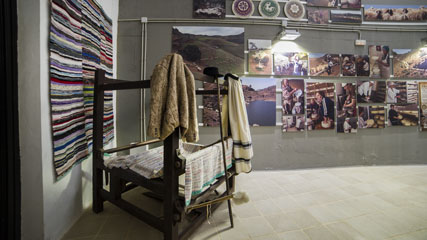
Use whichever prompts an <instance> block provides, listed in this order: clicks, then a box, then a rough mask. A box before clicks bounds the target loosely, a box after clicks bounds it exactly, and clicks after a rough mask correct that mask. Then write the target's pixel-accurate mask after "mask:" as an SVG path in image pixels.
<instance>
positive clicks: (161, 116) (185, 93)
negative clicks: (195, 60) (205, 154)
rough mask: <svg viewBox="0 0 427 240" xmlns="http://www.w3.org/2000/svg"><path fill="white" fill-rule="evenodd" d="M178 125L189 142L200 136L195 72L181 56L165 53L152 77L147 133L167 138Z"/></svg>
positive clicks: (184, 138) (183, 137) (155, 136)
mask: <svg viewBox="0 0 427 240" xmlns="http://www.w3.org/2000/svg"><path fill="white" fill-rule="evenodd" d="M177 127H179V128H180V132H181V137H182V139H183V140H184V141H187V142H197V141H198V140H199V127H198V124H197V109H196V92H195V83H194V76H193V74H192V73H191V71H190V69H188V67H187V66H186V65H185V63H184V60H183V59H182V56H181V55H179V54H175V53H174V54H170V55H167V56H165V57H164V58H163V59H162V60H161V61H160V62H159V63H158V64H157V65H156V67H155V68H154V70H153V75H152V77H151V101H150V120H149V123H148V135H149V136H151V137H154V138H160V139H162V140H164V139H166V138H167V137H168V136H169V135H170V134H172V133H173V131H174V130H175V128H177Z"/></svg>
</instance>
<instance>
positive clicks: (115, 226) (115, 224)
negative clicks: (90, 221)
mask: <svg viewBox="0 0 427 240" xmlns="http://www.w3.org/2000/svg"><path fill="white" fill-rule="evenodd" d="M133 220H134V217H133V216H131V215H112V216H109V217H108V218H107V221H106V222H105V224H104V225H103V226H102V228H101V230H100V234H105V235H112V234H116V235H126V234H127V232H128V231H129V230H130V228H131V226H132V221H133Z"/></svg>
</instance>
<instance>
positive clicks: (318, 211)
mask: <svg viewBox="0 0 427 240" xmlns="http://www.w3.org/2000/svg"><path fill="white" fill-rule="evenodd" d="M307 211H308V212H309V213H310V214H311V215H312V216H313V217H314V218H316V220H317V221H319V222H320V223H330V222H336V221H339V220H340V219H341V216H339V215H337V214H336V213H335V212H332V211H330V210H329V209H328V208H326V207H324V206H314V207H310V208H307Z"/></svg>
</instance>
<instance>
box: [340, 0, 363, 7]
mask: <svg viewBox="0 0 427 240" xmlns="http://www.w3.org/2000/svg"><path fill="white" fill-rule="evenodd" d="M361 7H362V0H341V8H361Z"/></svg>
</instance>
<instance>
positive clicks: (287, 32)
mask: <svg viewBox="0 0 427 240" xmlns="http://www.w3.org/2000/svg"><path fill="white" fill-rule="evenodd" d="M300 36H301V33H299V32H298V30H295V29H283V30H282V31H281V32H280V33H279V34H278V36H277V37H278V39H280V40H282V41H286V40H288V41H293V40H295V39H297V38H299V37H300Z"/></svg>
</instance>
